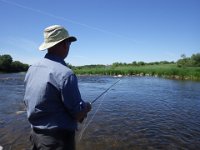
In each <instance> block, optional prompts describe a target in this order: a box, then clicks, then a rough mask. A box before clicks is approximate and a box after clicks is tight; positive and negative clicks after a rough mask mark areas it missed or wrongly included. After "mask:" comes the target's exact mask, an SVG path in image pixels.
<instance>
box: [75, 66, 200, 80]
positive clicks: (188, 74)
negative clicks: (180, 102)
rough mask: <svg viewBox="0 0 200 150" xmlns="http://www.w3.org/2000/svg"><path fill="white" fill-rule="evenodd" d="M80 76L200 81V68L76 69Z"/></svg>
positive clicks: (122, 67)
mask: <svg viewBox="0 0 200 150" xmlns="http://www.w3.org/2000/svg"><path fill="white" fill-rule="evenodd" d="M74 71H75V73H76V74H79V75H86V74H87V75H138V76H145V75H146V76H158V77H165V78H173V79H181V80H200V67H181V68H180V67H177V65H176V64H163V65H144V66H118V67H110V66H106V67H93V68H91V67H90V68H87V67H84V68H74Z"/></svg>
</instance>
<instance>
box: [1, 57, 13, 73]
mask: <svg viewBox="0 0 200 150" xmlns="http://www.w3.org/2000/svg"><path fill="white" fill-rule="evenodd" d="M11 64H12V57H11V56H10V55H7V54H6V55H1V56H0V70H2V71H9V70H10V67H11Z"/></svg>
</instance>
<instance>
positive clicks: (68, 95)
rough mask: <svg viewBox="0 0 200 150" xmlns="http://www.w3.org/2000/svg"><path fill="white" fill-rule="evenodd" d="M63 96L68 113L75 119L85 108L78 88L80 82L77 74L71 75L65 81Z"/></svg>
mask: <svg viewBox="0 0 200 150" xmlns="http://www.w3.org/2000/svg"><path fill="white" fill-rule="evenodd" d="M61 96H62V101H63V103H64V105H65V107H66V109H67V111H68V112H69V113H70V114H71V116H72V117H75V115H76V114H77V113H79V112H80V111H82V110H83V109H84V108H85V102H84V101H83V100H82V98H81V94H80V91H79V88H78V81H77V77H76V75H75V74H72V75H70V76H69V77H68V78H67V79H65V80H64V82H63V86H62V90H61Z"/></svg>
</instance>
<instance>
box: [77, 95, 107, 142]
mask: <svg viewBox="0 0 200 150" xmlns="http://www.w3.org/2000/svg"><path fill="white" fill-rule="evenodd" d="M106 95H107V93H105V94H104V96H103V98H102V100H101V101H100V103H99V105H98V108H97V109H96V111H95V113H94V114H93V116H92V117H91V119H90V120H89V121H88V123H87V124H86V122H87V118H86V120H85V123H84V125H85V126H83V129H82V130H81V132H80V135H79V141H81V139H82V136H83V133H84V131H85V130H86V128H87V127H88V126H89V125H90V123H91V122H92V121H93V119H94V117H95V115H96V113H97V112H98V110H99V108H100V106H101V104H102V102H103V100H104V98H105V96H106Z"/></svg>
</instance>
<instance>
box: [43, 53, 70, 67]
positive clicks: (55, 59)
mask: <svg viewBox="0 0 200 150" xmlns="http://www.w3.org/2000/svg"><path fill="white" fill-rule="evenodd" d="M44 58H47V59H50V60H52V61H56V62H58V63H61V64H63V65H64V66H66V63H65V61H64V59H63V58H61V57H59V56H56V55H53V54H49V53H47V54H46V55H45V56H44Z"/></svg>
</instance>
